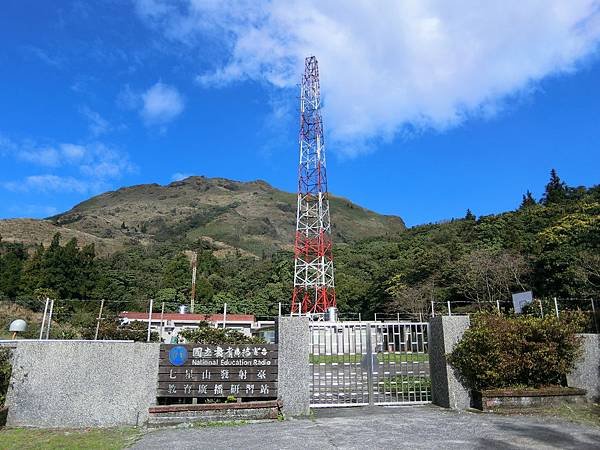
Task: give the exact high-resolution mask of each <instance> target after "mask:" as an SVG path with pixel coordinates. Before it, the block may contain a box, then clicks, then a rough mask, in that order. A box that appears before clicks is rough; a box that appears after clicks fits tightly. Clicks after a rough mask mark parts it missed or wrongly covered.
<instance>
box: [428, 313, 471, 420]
mask: <svg viewBox="0 0 600 450" xmlns="http://www.w3.org/2000/svg"><path fill="white" fill-rule="evenodd" d="M469 325H470V319H469V317H468V316H436V317H433V318H432V319H431V320H430V321H429V367H430V371H431V396H432V400H433V403H434V404H436V405H438V406H443V407H444V408H452V409H466V408H469V407H470V406H471V397H470V394H469V391H468V390H467V389H465V388H464V386H463V385H462V384H461V383H460V381H458V379H457V378H456V376H455V374H454V369H453V368H452V367H451V366H450V365H449V364H448V362H447V360H446V355H447V354H448V353H450V352H451V351H452V349H453V348H454V346H455V345H456V343H457V342H458V341H459V340H460V338H461V337H462V335H463V333H464V332H465V330H466V329H467V328H469Z"/></svg>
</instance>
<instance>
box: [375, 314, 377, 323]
mask: <svg viewBox="0 0 600 450" xmlns="http://www.w3.org/2000/svg"><path fill="white" fill-rule="evenodd" d="M375 322H377V313H375Z"/></svg>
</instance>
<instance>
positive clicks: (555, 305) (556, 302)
mask: <svg viewBox="0 0 600 450" xmlns="http://www.w3.org/2000/svg"><path fill="white" fill-rule="evenodd" d="M554 310H555V311H556V317H557V318H558V301H557V300H556V297H554Z"/></svg>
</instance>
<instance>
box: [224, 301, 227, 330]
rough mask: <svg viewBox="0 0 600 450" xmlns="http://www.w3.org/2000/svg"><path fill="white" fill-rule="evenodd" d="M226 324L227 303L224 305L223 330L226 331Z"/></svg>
mask: <svg viewBox="0 0 600 450" xmlns="http://www.w3.org/2000/svg"><path fill="white" fill-rule="evenodd" d="M225 322H227V303H223V329H225Z"/></svg>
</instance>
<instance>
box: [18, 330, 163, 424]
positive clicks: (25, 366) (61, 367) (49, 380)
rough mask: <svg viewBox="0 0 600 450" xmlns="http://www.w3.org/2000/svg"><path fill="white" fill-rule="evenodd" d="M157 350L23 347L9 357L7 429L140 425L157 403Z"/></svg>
mask: <svg viewBox="0 0 600 450" xmlns="http://www.w3.org/2000/svg"><path fill="white" fill-rule="evenodd" d="M158 354H159V344H147V343H125V342H98V341H22V342H19V343H18V345H17V348H16V350H15V351H14V355H13V373H12V377H11V382H10V386H9V390H8V395H7V400H6V404H7V406H8V408H9V412H8V419H7V424H8V425H9V426H27V427H53V428H83V427H109V426H121V425H141V424H144V423H146V421H147V420H148V408H149V407H150V406H152V405H153V404H155V401H156V383H157V373H158Z"/></svg>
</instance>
